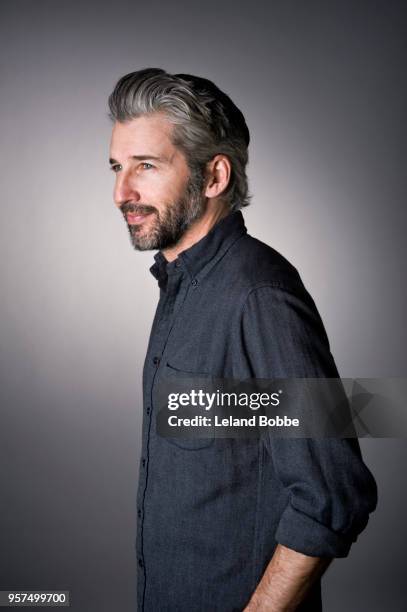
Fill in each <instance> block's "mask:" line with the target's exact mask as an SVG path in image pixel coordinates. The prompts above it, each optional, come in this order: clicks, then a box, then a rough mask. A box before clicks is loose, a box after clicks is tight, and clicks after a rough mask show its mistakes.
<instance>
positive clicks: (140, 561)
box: [138, 557, 144, 567]
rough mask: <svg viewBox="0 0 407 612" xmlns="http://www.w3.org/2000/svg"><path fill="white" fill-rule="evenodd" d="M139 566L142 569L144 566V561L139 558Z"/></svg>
mask: <svg viewBox="0 0 407 612" xmlns="http://www.w3.org/2000/svg"><path fill="white" fill-rule="evenodd" d="M138 564H139V566H140V567H143V565H144V563H143V559H142V558H141V557H139V560H138Z"/></svg>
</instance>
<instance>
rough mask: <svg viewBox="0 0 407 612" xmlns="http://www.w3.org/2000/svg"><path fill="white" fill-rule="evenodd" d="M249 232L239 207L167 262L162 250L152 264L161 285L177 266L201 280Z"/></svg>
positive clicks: (193, 277)
mask: <svg viewBox="0 0 407 612" xmlns="http://www.w3.org/2000/svg"><path fill="white" fill-rule="evenodd" d="M246 232H247V230H246V226H245V224H244V219H243V215H242V213H241V212H240V210H238V211H236V212H231V213H229V214H228V215H227V216H226V217H223V218H222V219H221V220H220V221H218V223H216V224H215V225H214V226H213V228H212V229H211V230H210V231H209V232H208V233H207V234H206V236H204V237H203V238H201V240H199V241H198V242H196V243H195V244H193V245H192V246H191V247H189V249H186V250H185V251H182V252H181V253H180V254H179V255H178V257H177V258H176V259H175V260H174V261H172V262H170V263H168V261H167V260H166V258H165V257H164V255H163V253H162V252H161V251H159V252H158V253H157V254H156V255H154V259H155V263H154V264H153V265H152V267H151V268H150V272H151V274H152V275H153V276H154V277H155V278H156V279H157V281H158V285H159V286H160V287H164V286H165V285H166V282H167V277H168V275H169V274H171V273H172V272H173V271H175V270H179V269H180V268H185V269H186V271H187V273H188V275H189V276H190V277H191V279H192V280H194V281H195V282H199V280H201V279H202V278H203V277H204V276H205V275H206V273H207V272H208V271H209V269H210V268H211V267H212V265H215V263H216V262H217V261H218V260H219V259H221V257H223V255H224V254H225V253H226V252H227V251H228V250H229V248H230V247H231V246H232V244H233V243H234V242H235V241H236V240H237V239H238V238H240V236H242V235H243V234H245V233H246Z"/></svg>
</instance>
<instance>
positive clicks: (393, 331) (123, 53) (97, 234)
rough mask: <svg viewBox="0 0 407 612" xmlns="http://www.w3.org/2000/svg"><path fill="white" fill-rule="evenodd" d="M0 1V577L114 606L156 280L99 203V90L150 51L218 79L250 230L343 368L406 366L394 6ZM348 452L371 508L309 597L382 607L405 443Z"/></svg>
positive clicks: (130, 592)
mask: <svg viewBox="0 0 407 612" xmlns="http://www.w3.org/2000/svg"><path fill="white" fill-rule="evenodd" d="M0 7H1V8H0V11H1V33H0V41H1V43H0V44H1V47H2V49H1V55H0V64H1V82H0V83H1V107H0V111H1V117H0V121H1V138H2V147H1V149H2V161H1V173H2V187H1V201H2V205H1V214H2V224H1V242H0V249H1V264H2V272H1V288H2V299H1V324H2V363H1V396H2V397H1V423H0V426H1V429H0V487H1V493H0V504H1V507H0V555H1V564H0V587H1V588H2V589H5V588H42V589H44V588H45V589H46V588H61V589H70V590H71V592H72V602H73V607H72V609H73V610H75V612H104V611H109V612H110V611H111V612H116V611H120V612H130V611H131V610H135V605H136V604H135V588H136V587H135V585H136V581H135V574H136V562H135V561H136V559H135V552H134V548H133V545H134V536H135V526H136V511H135V507H136V485H137V469H138V460H139V449H140V425H141V409H140V406H141V384H140V383H141V370H142V363H143V357H144V353H145V349H146V344H147V339H148V334H149V329H150V325H151V322H152V317H153V314H154V309H155V305H156V300H157V286H156V283H155V281H154V280H153V278H152V277H151V276H150V274H149V272H148V267H149V266H150V262H151V258H152V253H143V254H139V253H135V252H134V251H133V250H132V249H131V246H130V242H129V240H128V237H127V232H126V229H125V227H124V223H123V220H122V217H121V214H120V213H119V212H118V211H117V210H115V209H114V207H113V205H112V198H111V193H112V187H113V176H111V175H110V174H109V171H108V169H107V158H108V144H109V135H110V124H109V122H108V120H107V117H106V113H107V108H106V99H107V96H108V94H109V93H110V90H111V88H112V87H113V85H114V83H115V81H116V80H117V78H118V77H119V76H121V75H122V74H124V73H126V72H128V71H131V70H134V69H138V68H142V67H145V66H155V65H156V66H162V67H164V68H166V69H168V70H170V71H176V72H192V73H196V74H200V75H202V76H206V77H208V78H211V79H213V80H214V81H215V82H216V83H218V84H219V85H220V86H221V87H222V88H223V89H225V91H227V92H228V93H229V94H230V95H231V97H232V98H233V99H234V100H235V101H236V103H237V104H238V105H239V106H240V107H241V109H242V110H243V112H244V114H245V116H246V118H247V122H248V125H249V128H250V130H251V134H252V144H251V149H250V167H249V178H250V185H251V191H252V193H253V195H254V197H253V204H252V206H251V207H249V209H247V210H246V211H245V217H246V221H247V225H248V228H249V231H250V232H251V233H252V234H254V235H255V236H257V237H259V238H260V239H262V240H264V241H265V242H267V243H268V244H271V245H272V246H274V247H275V248H277V249H278V250H280V251H281V252H282V253H283V254H284V255H285V256H286V257H288V258H289V259H290V260H291V261H292V262H293V263H294V265H296V266H297V267H298V269H299V271H300V273H301V274H302V277H303V279H304V282H305V284H306V286H307V287H308V289H309V290H310V292H311V293H312V295H313V296H314V299H315V301H316V303H317V306H318V308H319V310H320V312H321V315H322V317H323V320H324V322H325V325H326V328H327V331H328V335H329V337H330V341H331V346H332V351H333V353H334V356H335V358H336V361H337V364H338V367H339V369H340V372H341V375H342V376H346V377H382V376H383V377H385V376H386V377H390V376H403V375H405V361H404V355H405V345H406V331H405V329H406V326H405V319H404V313H405V312H406V299H405V297H406V295H405V289H404V273H405V264H404V262H405V260H406V243H405V239H404V238H405V223H404V222H405V214H406V213H405V192H406V190H405V182H406V180H405V168H406V161H407V160H406V140H405V108H406V86H405V73H406V10H405V9H406V3H405V2H395V1H385V0H383V1H380V2H378V1H374V0H372V1H370V2H368V1H366V2H358V1H352V2H344V1H342V2H339V1H338V2H322V1H321V2H313V1H310V2H309V1H307V2H305V1H297V2H292V1H289V0H286V1H271V2H269V3H264V4H260V3H257V2H248V3H245V2H222V3H216V2H211V1H209V2H206V3H193V2H186V1H181V0H176V2H168V3H166V4H165V5H163V6H160V5H159V4H157V3H149V2H125V1H123V0H117V1H116V2H113V1H112V2H109V3H107V2H96V1H87V2H83V3H82V2H81V3H79V2H72V1H71V2H67V1H65V0H37V1H26V2H24V1H21V0H14V1H13V2H5V1H2V2H1V4H0ZM362 448H363V451H364V456H365V460H366V462H367V464H368V465H369V467H370V468H371V469H372V471H373V472H374V474H375V476H376V478H377V481H378V484H379V492H380V501H379V506H378V509H377V511H376V513H375V514H374V515H373V516H372V518H371V521H370V523H369V526H368V528H367V530H366V531H365V532H364V533H363V534H362V536H361V537H360V539H359V541H358V543H357V544H356V545H355V546H354V548H353V549H352V551H351V554H350V557H349V558H348V559H346V560H337V561H335V563H334V564H333V566H332V567H331V568H330V569H329V571H328V573H327V575H326V578H325V580H324V596H325V602H326V607H325V609H326V610H327V611H328V612H340V611H343V610H345V609H347V610H351V611H357V612H365V611H379V610H380V611H381V610H386V611H388V612H396V611H397V612H398V611H402V610H405V609H406V605H407V604H406V600H407V596H406V581H405V569H402V561H403V557H404V555H403V548H404V544H405V536H406V527H405V511H406V488H405V477H404V471H405V464H406V459H407V452H406V443H405V441H404V440H363V441H362ZM174 562H175V564H174V571H176V560H174Z"/></svg>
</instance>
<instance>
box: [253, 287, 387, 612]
mask: <svg viewBox="0 0 407 612" xmlns="http://www.w3.org/2000/svg"><path fill="white" fill-rule="evenodd" d="M241 340H242V344H243V351H244V354H245V355H246V358H247V361H248V363H249V364H250V370H251V372H252V376H253V377H255V378H268V379H271V378H335V377H337V376H338V373H337V370H336V366H335V363H334V360H333V358H332V355H331V353H330V350H329V343H328V340H327V337H326V334H325V330H324V328H323V325H322V322H321V320H320V317H319V315H318V312H317V310H316V308H315V305H314V303H313V301H312V300H311V298H310V297H309V295H308V294H306V293H305V292H304V291H303V290H299V291H297V290H296V289H295V288H294V289H293V290H285V289H283V288H281V287H271V286H262V287H259V288H257V289H255V290H253V291H252V292H251V293H250V295H249V296H248V298H247V300H246V304H245V307H244V309H243V313H242V320H241ZM264 444H265V447H266V449H267V451H268V455H269V458H270V461H271V462H272V465H273V469H274V471H275V474H276V476H277V478H278V480H279V481H280V483H281V485H282V487H283V490H284V491H285V494H286V500H287V502H286V506H285V508H284V510H283V512H282V514H281V517H280V521H279V523H278V525H277V529H276V532H275V536H274V537H275V540H276V542H277V548H276V550H275V553H274V556H273V557H272V559H271V561H270V562H269V565H268V566H267V569H266V571H265V573H264V575H263V578H262V580H261V581H260V583H259V584H258V586H257V588H256V590H255V592H254V593H253V596H252V599H251V600H250V603H249V604H248V606H247V612H253V611H254V610H258V611H259V612H263V611H264V612H266V611H267V612H269V611H270V612H282V611H283V610H284V611H290V610H295V609H296V606H298V604H299V603H300V602H301V601H302V600H303V599H304V597H306V594H307V591H308V589H309V588H310V587H311V586H312V584H313V582H314V581H316V580H317V579H318V578H319V577H320V576H321V575H322V573H323V572H324V570H325V569H326V567H327V566H328V564H329V562H330V560H331V559H332V558H334V557H346V556H347V555H348V553H349V550H350V547H351V545H352V542H354V541H355V540H356V539H357V536H358V534H359V533H360V532H361V531H362V530H363V529H364V528H365V526H366V524H367V521H368V516H369V513H370V512H372V511H373V510H374V509H375V506H376V499H377V492H376V484H375V481H374V479H373V477H372V475H371V473H370V471H369V470H368V468H367V467H366V465H365V464H364V462H363V460H362V456H361V453H360V448H359V444H358V440H357V439H341V438H325V439H323V438H321V439H318V438H315V439H312V438H297V439H289V438H275V437H274V436H272V435H268V433H266V437H265V439H264ZM296 551H297V552H296ZM270 557H271V554H270ZM256 606H257V607H256Z"/></svg>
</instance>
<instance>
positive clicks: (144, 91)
mask: <svg viewBox="0 0 407 612" xmlns="http://www.w3.org/2000/svg"><path fill="white" fill-rule="evenodd" d="M109 109H110V118H111V119H112V120H113V121H118V122H123V123H124V122H126V121H129V120H131V119H135V118H137V117H139V116H141V115H147V114H150V113H155V112H164V113H165V114H166V115H167V116H168V118H169V120H170V121H171V123H172V124H173V125H174V130H173V136H172V141H173V144H174V146H176V147H178V148H179V149H180V150H181V151H182V152H183V153H184V155H185V157H186V160H187V163H188V166H189V168H190V170H191V174H192V176H193V177H194V178H195V180H196V179H197V178H200V179H201V184H202V185H203V179H204V173H205V168H206V164H207V163H208V162H209V161H210V160H211V159H212V158H213V157H214V156H215V155H218V154H222V155H226V156H227V157H228V158H229V160H230V163H231V166H232V172H231V177H230V181H229V184H228V186H227V188H226V190H225V191H224V192H223V194H222V197H223V198H224V200H226V201H227V202H228V203H229V206H230V209H231V210H238V209H239V208H241V207H242V206H247V205H248V204H249V203H250V195H249V192H248V181H247V175H246V165H247V162H248V146H249V142H250V134H249V130H248V127H247V125H246V121H245V118H244V116H243V113H242V112H241V111H240V110H239V109H238V108H237V106H236V105H235V104H234V103H233V102H232V100H231V99H230V98H229V96H227V95H226V94H225V93H224V92H223V91H221V90H220V89H219V88H218V87H217V86H216V85H215V84H214V83H212V81H209V80H208V79H204V78H201V77H197V76H193V75H190V74H169V73H167V72H166V71H165V70H162V69H161V68H145V69H143V70H138V71H137V72H131V73H129V74H126V75H125V76H123V77H122V78H121V79H120V80H119V81H118V83H117V84H116V86H115V88H114V90H113V92H112V93H111V94H110V96H109Z"/></svg>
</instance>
